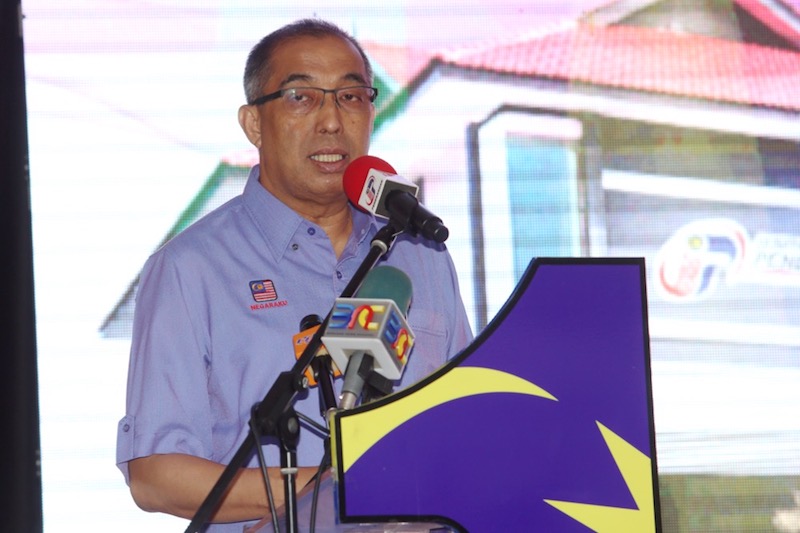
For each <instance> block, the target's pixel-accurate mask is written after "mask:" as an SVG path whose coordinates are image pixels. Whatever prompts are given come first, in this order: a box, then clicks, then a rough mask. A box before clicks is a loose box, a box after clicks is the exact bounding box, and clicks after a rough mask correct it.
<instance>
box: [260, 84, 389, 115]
mask: <svg viewBox="0 0 800 533" xmlns="http://www.w3.org/2000/svg"><path fill="white" fill-rule="evenodd" d="M327 93H331V94H333V101H334V102H336V106H337V107H338V108H339V109H342V110H344V111H347V112H349V113H364V112H366V111H367V110H368V109H369V108H370V106H371V105H372V102H374V101H375V98H377V97H378V89H376V88H375V87H368V86H366V85H356V86H353V87H341V88H339V89H322V88H320V87H291V88H288V89H281V90H279V91H275V92H274V93H270V94H265V95H264V96H260V97H258V98H256V99H255V100H253V103H252V104H251V105H261V104H264V103H267V102H269V101H271V100H278V99H280V101H281V102H282V103H283V106H284V107H285V108H286V109H287V110H288V111H289V112H290V113H293V114H295V115H305V114H307V113H310V112H311V111H313V110H315V109H320V108H321V107H322V104H323V103H324V101H325V95H326V94H327Z"/></svg>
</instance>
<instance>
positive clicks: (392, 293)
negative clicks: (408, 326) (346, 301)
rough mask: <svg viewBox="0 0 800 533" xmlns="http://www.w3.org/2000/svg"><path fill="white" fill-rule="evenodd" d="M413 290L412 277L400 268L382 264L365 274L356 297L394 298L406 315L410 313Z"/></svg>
mask: <svg viewBox="0 0 800 533" xmlns="http://www.w3.org/2000/svg"><path fill="white" fill-rule="evenodd" d="M411 292H412V289H411V278H409V277H408V275H407V274H406V273H405V272H403V271H402V270H400V269H399V268H395V267H392V266H388V265H381V266H377V267H375V268H373V269H372V270H370V271H369V273H367V275H366V276H364V281H363V282H362V283H361V286H360V287H359V288H358V292H357V293H356V294H355V297H356V298H381V299H386V300H392V301H394V303H395V304H397V307H398V308H399V309H400V312H402V313H403V315H404V316H405V315H408V308H409V306H410V305H411Z"/></svg>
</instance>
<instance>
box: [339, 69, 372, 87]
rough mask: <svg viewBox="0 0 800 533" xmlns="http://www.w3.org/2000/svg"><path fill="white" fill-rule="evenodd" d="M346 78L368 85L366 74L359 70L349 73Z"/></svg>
mask: <svg viewBox="0 0 800 533" xmlns="http://www.w3.org/2000/svg"><path fill="white" fill-rule="evenodd" d="M344 79H345V80H352V81H355V82H357V83H360V84H362V85H367V80H366V79H364V76H362V75H361V74H359V73H358V72H351V73H349V74H345V75H344Z"/></svg>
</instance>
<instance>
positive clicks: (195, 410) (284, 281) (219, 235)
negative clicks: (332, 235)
mask: <svg viewBox="0 0 800 533" xmlns="http://www.w3.org/2000/svg"><path fill="white" fill-rule="evenodd" d="M352 214H353V232H352V234H351V237H350V239H349V241H348V243H347V245H346V246H345V249H344V251H343V253H342V254H341V257H339V258H338V259H337V258H336V255H335V253H334V251H333V248H332V245H331V242H330V241H329V239H328V237H327V235H326V234H325V232H324V230H322V228H320V227H319V226H317V225H316V224H313V223H311V222H309V221H308V220H306V219H304V218H302V217H300V216H299V215H298V214H297V213H295V212H294V211H292V210H291V209H290V208H289V207H287V206H286V205H284V204H283V203H282V202H280V201H279V200H277V199H276V198H275V197H274V196H272V195H271V194H270V193H269V192H268V191H267V190H266V189H264V187H263V186H261V184H260V183H259V182H258V167H257V166H256V167H254V168H253V170H252V171H251V173H250V177H249V178H248V180H247V184H246V186H245V190H244V193H243V194H242V195H241V196H237V197H236V198H234V199H232V200H230V201H229V202H227V203H226V204H225V205H223V206H221V207H220V208H219V209H217V210H215V211H213V212H212V213H210V214H208V215H207V216H205V217H203V218H202V219H200V220H199V221H197V222H196V223H195V224H194V225H192V226H191V227H189V228H187V229H186V230H185V231H183V232H182V233H180V234H179V235H177V236H176V237H175V238H173V239H172V240H171V241H170V242H168V243H167V244H166V245H164V246H163V247H162V248H161V249H159V250H158V251H157V252H156V253H154V254H153V255H152V256H151V257H150V258H149V259H148V261H147V263H146V265H145V267H144V269H143V271H142V273H141V280H140V283H139V289H138V294H137V296H136V311H135V318H134V325H133V340H132V345H131V359H130V368H129V375H128V394H127V404H126V414H125V416H124V417H123V418H122V420H120V422H119V426H118V431H117V465H118V466H119V468H120V469H121V470H122V472H123V474H124V475H125V479H126V481H128V464H127V462H128V461H130V460H131V459H134V458H137V457H144V456H148V455H152V454H167V453H181V454H189V455H195V456H199V457H203V458H206V459H210V460H212V461H216V462H219V463H223V464H227V463H228V462H229V461H230V459H231V458H232V456H233V455H234V454H235V453H236V451H237V449H238V448H239V446H240V445H241V443H242V442H243V441H244V439H245V437H246V434H247V431H248V421H249V418H250V412H251V408H252V407H253V405H254V404H255V403H256V402H259V401H261V400H262V399H263V398H264V395H265V394H266V393H267V391H268V390H269V389H270V387H271V386H272V384H273V382H274V380H275V378H276V377H277V376H278V374H279V373H281V372H283V371H286V370H289V369H290V368H291V367H292V366H293V364H294V361H295V358H294V350H293V345H292V336H293V335H294V334H295V333H297V332H298V330H299V325H300V321H301V319H302V318H303V317H305V316H306V315H309V314H317V315H320V316H323V317H324V316H325V315H326V314H327V313H328V311H329V310H330V308H331V306H332V304H333V301H334V299H335V298H336V297H338V296H339V295H340V294H341V292H342V290H343V289H344V288H345V286H346V285H347V283H348V282H349V280H350V279H351V277H352V276H353V274H354V273H355V271H356V270H357V268H358V267H359V265H360V264H361V261H362V259H363V258H364V257H365V256H366V254H367V252H368V251H369V248H370V243H371V239H372V237H373V236H374V235H375V233H376V232H377V230H378V228H379V225H378V223H377V222H376V221H375V219H374V218H372V217H371V216H369V215H367V214H364V213H362V212H360V211H357V210H355V209H353V213H352ZM381 264H388V265H392V266H395V267H397V268H399V269H400V270H402V271H404V272H405V273H406V274H408V276H409V277H410V278H411V281H412V286H413V296H412V303H411V308H410V310H409V314H408V321H409V325H410V326H411V329H412V331H413V332H414V333H415V335H416V340H415V345H414V349H413V351H412V352H411V355H410V357H409V361H408V364H407V366H406V369H405V371H404V374H403V376H402V378H401V380H400V383H399V384H398V385H397V386H396V387H395V390H397V389H398V388H401V387H404V386H407V385H409V384H411V383H413V382H415V381H418V380H419V379H421V378H422V377H424V376H426V375H427V374H429V373H431V372H432V371H433V370H435V369H437V368H439V367H440V366H441V365H442V364H443V363H444V362H445V361H446V359H448V358H449V357H451V356H453V355H455V354H456V353H458V352H459V351H461V350H462V349H463V348H465V347H466V346H467V344H469V342H470V341H471V339H472V333H471V331H470V327H469V323H468V321H467V316H466V312H465V310H464V305H463V303H462V301H461V297H460V294H459V288H458V280H457V277H456V272H455V269H454V267H453V263H452V260H451V258H450V255H449V253H448V252H447V251H446V249H445V248H444V246H442V245H437V244H434V243H431V242H429V241H426V240H424V239H421V238H417V237H414V236H410V235H401V236H400V237H398V239H397V241H396V242H395V245H394V246H393V248H392V250H391V251H390V252H389V254H388V255H387V257H386V258H385V260H382V262H381ZM254 282H255V283H254ZM295 409H296V410H297V411H298V412H302V413H304V414H306V415H308V416H310V417H311V418H314V419H316V420H317V421H318V422H320V423H323V424H324V422H323V419H322V418H321V417H320V413H319V412H320V409H319V400H318V396H317V389H316V388H313V389H311V390H310V392H309V394H308V397H307V398H302V399H300V400H299V401H298V402H297V403H296V404H295ZM322 443H323V441H322V438H321V437H320V436H319V435H317V434H315V433H314V432H313V431H310V430H308V429H307V428H304V430H303V432H302V433H301V438H300V443H299V446H298V454H297V456H298V463H299V464H300V465H302V466H316V465H318V464H319V462H320V459H321V458H322V452H323V447H322ZM264 452H265V454H266V456H267V461H268V466H278V465H279V464H280V462H279V454H278V449H277V446H274V445H269V446H265V447H264ZM255 465H257V459H256V458H255V457H254V458H253V460H252V461H251V462H250V463H249V466H255ZM226 527H231V529H230V531H241V530H242V529H241V528H242V524H237V525H230V524H229V525H224V526H223V525H219V526H212V527H211V528H210V529H209V531H225V530H227V529H226Z"/></svg>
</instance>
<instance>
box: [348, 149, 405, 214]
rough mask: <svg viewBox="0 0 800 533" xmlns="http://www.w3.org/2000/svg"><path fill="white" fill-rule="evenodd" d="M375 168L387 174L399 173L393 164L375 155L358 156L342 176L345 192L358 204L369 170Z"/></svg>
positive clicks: (349, 198)
mask: <svg viewBox="0 0 800 533" xmlns="http://www.w3.org/2000/svg"><path fill="white" fill-rule="evenodd" d="M373 169H374V170H378V171H380V172H386V173H387V174H397V171H396V170H395V169H394V167H392V165H390V164H389V163H387V162H386V161H384V160H383V159H381V158H380V157H375V156H373V155H362V156H361V157H357V158H355V159H354V160H353V161H352V162H351V163H350V164H349V165H347V168H346V169H344V175H343V176H342V184H343V185H344V193H345V194H346V195H347V198H348V200H350V201H351V202H353V204H355V205H358V199H359V197H361V191H362V190H363V189H364V183H366V181H367V177H368V176H369V171H370V170H373Z"/></svg>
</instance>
